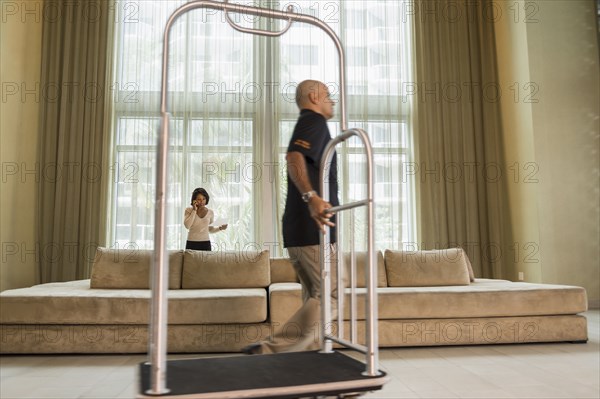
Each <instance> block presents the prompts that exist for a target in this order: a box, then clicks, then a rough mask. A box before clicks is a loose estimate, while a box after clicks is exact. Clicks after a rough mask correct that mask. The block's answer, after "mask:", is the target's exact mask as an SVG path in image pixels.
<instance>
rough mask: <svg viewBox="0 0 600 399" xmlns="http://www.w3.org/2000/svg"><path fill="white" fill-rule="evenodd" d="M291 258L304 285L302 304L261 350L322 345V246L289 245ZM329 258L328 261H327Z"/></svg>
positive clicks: (333, 255)
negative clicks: (320, 250)
mask: <svg viewBox="0 0 600 399" xmlns="http://www.w3.org/2000/svg"><path fill="white" fill-rule="evenodd" d="M288 253H289V255H290V260H291V262H292V264H293V265H294V268H295V269H296V273H297V274H298V278H299V280H300V284H302V299H303V302H304V303H303V305H302V307H301V308H300V309H298V311H297V312H296V313H295V314H294V315H293V316H292V317H291V318H290V319H289V320H288V321H287V322H286V323H285V324H284V325H283V326H277V330H276V331H275V332H274V333H273V335H272V336H271V337H269V338H267V340H265V341H263V342H261V348H260V350H259V351H258V352H259V353H278V352H298V351H306V350H317V349H320V347H321V341H322V339H321V328H320V322H321V300H320V298H321V263H320V255H319V245H311V246H306V247H291V248H288ZM330 253H331V259H330V267H331V297H332V299H333V300H332V301H331V309H332V311H331V315H332V319H336V318H337V301H336V299H337V292H338V290H337V263H336V262H337V260H336V259H337V246H336V245H335V244H330ZM326 261H327V260H326Z"/></svg>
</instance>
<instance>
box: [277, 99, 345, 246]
mask: <svg viewBox="0 0 600 399" xmlns="http://www.w3.org/2000/svg"><path fill="white" fill-rule="evenodd" d="M329 141H331V135H330V133H329V128H328V127H327V120H326V119H325V117H324V116H323V115H321V114H319V113H316V112H314V111H311V110H307V109H303V110H302V111H300V117H299V118H298V122H297V123H296V126H295V127H294V133H293V134H292V138H291V139H290V144H289V146H288V152H293V151H296V152H300V153H301V154H302V155H304V160H305V161H306V169H307V172H308V178H309V181H310V184H311V186H312V187H313V189H314V190H315V191H316V192H317V193H318V194H319V196H321V197H322V193H321V192H320V189H319V188H320V185H321V184H320V181H319V168H320V165H321V157H322V156H323V152H324V151H325V147H326V146H327V143H328V142H329ZM336 158H337V157H336V154H335V153H334V156H333V159H332V161H331V168H330V169H329V176H328V177H327V178H326V180H325V184H327V182H328V183H329V203H330V204H331V205H332V206H336V205H339V200H338V181H337V159H336ZM287 181H288V188H287V198H286V201H285V211H284V213H283V246H284V247H285V248H288V247H302V246H307V245H318V244H319V243H320V235H321V234H322V233H321V232H320V230H319V228H318V226H317V224H316V222H315V221H314V220H313V219H312V218H311V217H310V211H309V209H308V204H307V203H306V202H304V201H303V200H302V193H300V192H299V191H298V188H297V187H296V186H295V185H294V183H293V182H292V180H291V179H290V176H289V174H288V178H287ZM331 221H332V222H333V223H335V216H334V217H333V218H332V219H331ZM330 232H331V242H335V241H336V228H335V227H331V230H330Z"/></svg>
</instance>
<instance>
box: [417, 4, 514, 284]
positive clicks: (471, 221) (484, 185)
mask: <svg viewBox="0 0 600 399" xmlns="http://www.w3.org/2000/svg"><path fill="white" fill-rule="evenodd" d="M425 3H427V4H425ZM416 4H417V5H420V6H421V7H425V6H427V7H428V8H429V9H430V11H431V10H437V11H438V12H437V13H436V12H432V13H429V14H428V13H427V12H426V10H425V9H424V8H423V9H421V10H419V11H421V12H417V13H415V14H414V17H415V18H414V32H415V37H414V40H415V59H414V66H415V76H416V83H417V87H418V96H417V100H416V101H415V117H416V126H418V128H416V129H415V132H414V137H415V140H416V142H417V145H416V148H417V151H416V154H415V158H416V166H417V167H418V171H419V173H418V175H417V179H416V184H417V189H418V193H419V195H418V198H419V204H418V207H417V209H418V214H417V226H418V232H419V240H418V241H419V242H418V244H419V247H421V248H422V249H432V248H447V247H453V246H461V247H463V248H464V249H465V250H466V251H467V254H468V255H469V257H470V259H471V262H472V263H473V267H474V269H475V273H476V275H477V276H479V277H495V278H498V277H502V269H503V264H506V262H508V261H509V260H508V259H507V254H508V245H510V238H509V237H507V234H508V232H507V229H505V228H504V226H503V222H504V221H505V220H508V219H507V218H506V212H507V211H506V204H507V200H506V196H505V195H506V194H505V190H504V189H503V187H504V185H505V181H504V178H505V177H506V168H505V167H504V165H503V160H502V142H501V137H500V133H501V126H500V123H499V119H498V114H499V112H500V104H499V98H494V96H493V92H489V90H490V88H492V89H496V88H497V84H496V81H497V80H496V58H495V51H494V34H493V18H491V17H489V15H487V14H485V13H484V12H482V10H486V9H488V10H489V9H491V8H490V7H488V6H490V5H491V2H490V1H488V0H483V1H482V2H469V1H458V2H456V6H457V7H459V8H460V10H462V12H463V13H462V14H461V16H460V17H458V18H448V17H446V18H444V17H443V15H444V14H443V13H441V10H442V9H443V6H444V4H445V2H443V1H431V2H419V3H416ZM436 7H437V8H436ZM435 16H437V18H436V17H435ZM485 90H488V92H486V91H485ZM499 174H500V175H501V176H499Z"/></svg>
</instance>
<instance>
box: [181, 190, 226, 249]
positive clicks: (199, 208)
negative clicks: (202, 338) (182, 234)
mask: <svg viewBox="0 0 600 399" xmlns="http://www.w3.org/2000/svg"><path fill="white" fill-rule="evenodd" d="M209 200H210V196H209V195H208V193H207V192H206V190H205V189H203V188H197V189H195V190H194V192H193V193H192V201H191V205H192V206H191V208H186V209H185V216H184V219H183V224H184V225H185V228H186V229H188V238H187V242H186V244H185V249H195V250H197V251H210V250H211V247H210V237H209V234H208V233H217V232H219V231H221V230H225V229H226V228H227V225H226V224H222V225H220V226H218V227H215V226H212V224H213V222H214V218H215V215H214V213H213V211H212V210H210V209H208V208H207V207H206V205H208V201H209Z"/></svg>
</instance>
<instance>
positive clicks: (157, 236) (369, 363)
mask: <svg viewBox="0 0 600 399" xmlns="http://www.w3.org/2000/svg"><path fill="white" fill-rule="evenodd" d="M199 8H208V9H213V10H218V11H222V12H223V13H224V15H225V19H226V21H227V22H228V23H229V24H230V25H231V26H232V27H233V28H234V29H235V30H238V31H240V32H243V33H250V34H255V35H262V36H270V37H276V36H280V35H283V34H284V33H285V32H287V30H288V29H289V28H290V27H291V25H292V23H294V22H302V23H308V24H312V25H314V26H317V27H319V28H321V29H322V30H324V31H325V33H327V35H328V36H329V37H330V38H331V39H332V40H333V41H334V44H335V46H336V48H337V51H338V55H339V57H340V65H339V67H340V70H339V79H340V99H339V106H340V124H341V130H342V133H341V134H340V135H338V136H337V137H335V138H333V139H332V140H331V141H330V142H329V144H328V146H327V147H326V149H325V152H324V154H323V158H322V163H321V165H320V185H321V193H322V194H323V198H324V199H325V200H329V192H328V185H326V184H325V180H326V179H325V176H324V171H325V170H327V168H328V166H329V165H330V164H331V160H332V158H333V155H334V150H335V146H336V145H337V144H339V143H342V142H343V141H345V140H347V139H349V138H350V137H353V136H357V137H358V138H359V139H360V140H361V142H362V144H363V145H364V147H365V155H366V159H367V162H366V164H367V198H366V199H364V200H362V201H358V202H354V203H350V204H344V205H340V206H336V207H333V208H331V209H330V211H331V212H332V213H338V212H341V211H345V210H349V209H353V208H357V207H363V206H365V207H367V217H368V233H367V241H368V242H367V246H368V255H367V256H368V258H367V264H368V269H367V270H368V272H367V293H366V301H365V302H366V320H365V326H366V329H365V330H366V334H365V335H366V338H365V341H366V342H365V345H362V344H359V343H358V341H357V338H356V336H357V334H356V331H357V317H356V302H355V301H356V292H355V288H356V287H355V285H356V284H355V273H354V256H353V255H354V254H353V252H352V267H351V270H352V273H351V276H350V288H349V290H350V293H351V294H350V307H351V312H350V314H351V320H350V335H351V338H350V339H346V338H344V333H343V331H344V328H343V327H344V321H343V317H340V318H338V321H337V331H336V333H335V334H333V333H330V332H329V331H327V326H330V325H331V319H332V317H331V299H330V295H331V294H330V292H331V281H330V272H331V262H330V261H329V259H331V257H330V256H328V253H327V251H329V247H330V246H329V245H325V244H326V243H328V242H329V241H330V234H329V228H328V227H326V233H325V235H323V236H322V238H321V250H320V257H321V268H322V272H323V273H322V276H323V283H322V284H321V286H322V287H321V298H322V300H321V302H322V305H321V326H320V328H321V336H322V337H323V338H324V339H323V343H322V348H321V350H320V351H309V352H295V353H278V354H269V355H252V356H245V355H243V356H233V357H213V358H198V359H182V360H169V361H167V360H166V358H167V295H166V294H167V284H168V267H169V264H168V261H167V251H166V242H165V226H166V212H165V193H166V189H167V187H166V183H167V169H168V168H167V166H168V142H169V113H168V111H167V92H168V90H167V82H168V79H167V74H168V56H169V34H170V29H171V27H172V25H173V23H174V22H175V20H176V19H177V18H178V17H180V16H181V15H183V14H185V13H187V12H189V11H192V10H194V9H199ZM230 12H233V13H239V14H247V15H254V16H260V17H267V18H272V19H278V20H284V21H287V25H286V27H285V28H284V29H282V30H281V31H268V30H260V29H254V28H246V27H242V26H239V25H237V24H235V23H234V22H233V20H232V19H231V18H230V16H229V13H230ZM345 81H346V78H345V56H344V49H343V46H342V44H341V42H340V40H339V38H338V37H337V35H336V34H335V32H334V31H333V30H332V29H331V28H330V27H329V26H328V25H327V24H325V23H324V22H322V21H321V20H319V19H317V18H315V17H312V16H310V15H305V14H299V13H295V12H294V10H293V7H292V6H289V7H288V9H287V12H282V11H277V10H271V9H266V8H259V7H252V6H245V5H240V4H231V3H228V0H224V1H223V2H219V1H213V0H198V1H192V2H189V3H186V4H184V5H182V6H181V7H179V8H178V9H177V10H175V11H174V12H173V14H171V16H170V18H169V19H168V21H167V24H166V26H165V32H164V41H163V60H162V87H161V131H160V134H159V138H158V149H157V178H156V181H157V184H156V201H155V231H154V258H153V262H154V263H153V271H152V302H151V309H152V311H151V320H150V345H149V361H147V362H144V363H141V364H140V368H139V377H140V378H139V383H140V385H139V390H140V391H139V394H138V397H140V398H148V397H157V396H160V397H167V398H210V399H218V398H298V397H317V396H337V397H345V396H356V395H358V394H361V393H364V392H367V391H374V390H378V389H381V388H382V387H383V385H384V384H385V383H386V382H387V380H388V377H387V376H386V374H385V373H384V372H381V371H380V370H379V369H378V361H379V359H378V337H377V294H376V284H377V274H376V273H377V272H376V269H375V264H376V261H375V252H374V230H373V219H374V211H373V156H372V149H371V144H370V141H369V137H368V136H367V134H366V132H364V131H363V130H360V129H347V119H346V102H345V100H346V98H345V86H346V85H345ZM342 258H343V257H342V256H338V257H337V259H338V260H337V264H336V267H337V268H338V281H337V284H338V286H339V287H343V285H342V273H343V268H342V262H343V261H342ZM340 291H343V290H340ZM344 296H345V295H341V294H340V295H338V299H337V301H338V309H339V310H340V314H343V313H342V311H343V309H344V308H343V306H344ZM334 343H337V344H338V345H341V346H342V347H346V348H350V349H353V350H356V351H358V352H361V353H363V354H364V355H365V361H359V360H356V359H354V358H352V357H350V356H347V355H345V354H343V353H340V352H336V351H334V350H333V344H334Z"/></svg>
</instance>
